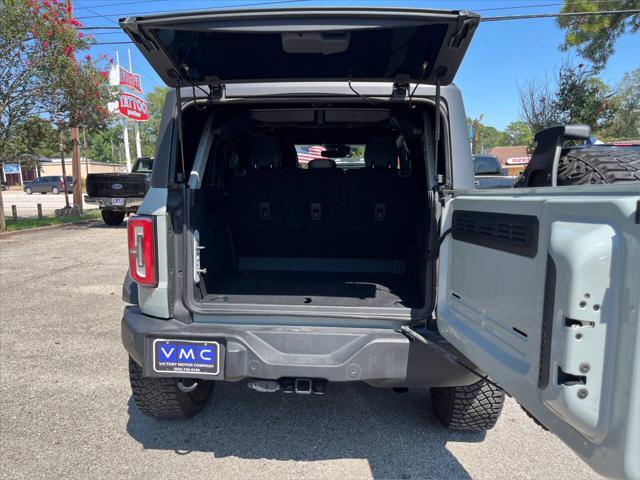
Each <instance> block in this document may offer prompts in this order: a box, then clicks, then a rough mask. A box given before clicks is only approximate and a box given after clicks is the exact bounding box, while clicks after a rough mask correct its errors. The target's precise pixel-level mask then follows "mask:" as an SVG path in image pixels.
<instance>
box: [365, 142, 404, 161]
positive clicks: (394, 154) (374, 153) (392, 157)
mask: <svg viewBox="0 0 640 480" xmlns="http://www.w3.org/2000/svg"><path fill="white" fill-rule="evenodd" d="M397 163H398V149H397V147H396V140H395V139H394V138H393V137H373V138H370V139H369V141H368V142H367V145H366V146H365V148H364V164H365V165H366V166H367V167H369V168H396V166H397Z"/></svg>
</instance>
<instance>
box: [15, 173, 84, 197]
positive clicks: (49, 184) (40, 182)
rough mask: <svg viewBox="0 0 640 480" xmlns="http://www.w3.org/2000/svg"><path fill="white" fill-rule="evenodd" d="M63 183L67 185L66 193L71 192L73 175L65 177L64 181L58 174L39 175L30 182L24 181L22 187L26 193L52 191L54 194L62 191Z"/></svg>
mask: <svg viewBox="0 0 640 480" xmlns="http://www.w3.org/2000/svg"><path fill="white" fill-rule="evenodd" d="M65 185H66V187H67V193H73V177H67V180H66V181H65V179H64V177H60V176H57V175H55V176H47V177H40V178H36V179H35V180H32V181H30V182H24V185H23V187H22V189H23V190H24V192H25V193H26V194H27V195H31V194H32V193H42V194H46V193H49V192H51V193H53V194H55V195H57V194H59V193H60V192H63V191H64V188H65Z"/></svg>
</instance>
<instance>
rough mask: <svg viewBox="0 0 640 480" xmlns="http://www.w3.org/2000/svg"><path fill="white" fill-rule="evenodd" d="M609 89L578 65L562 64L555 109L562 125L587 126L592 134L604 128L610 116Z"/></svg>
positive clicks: (589, 71) (611, 105)
mask: <svg viewBox="0 0 640 480" xmlns="http://www.w3.org/2000/svg"><path fill="white" fill-rule="evenodd" d="M611 97H612V94H611V89H610V88H609V86H608V85H607V84H605V83H604V82H603V81H602V80H600V79H599V78H597V77H596V76H595V71H594V70H592V69H587V68H585V66H584V65H582V64H580V65H578V66H577V67H573V66H571V65H570V64H565V65H563V66H562V67H561V68H560V69H559V70H558V86H557V90H556V99H555V108H556V110H557V112H558V116H559V120H560V122H561V123H564V124H569V123H579V124H585V125H589V126H590V127H591V128H592V129H593V130H594V131H600V130H602V129H603V128H605V127H606V126H607V125H608V124H609V122H610V121H611V118H612V117H613V113H614V107H613V103H612V101H611Z"/></svg>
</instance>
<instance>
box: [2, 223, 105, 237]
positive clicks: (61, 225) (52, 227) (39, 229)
mask: <svg viewBox="0 0 640 480" xmlns="http://www.w3.org/2000/svg"><path fill="white" fill-rule="evenodd" d="M86 223H100V220H97V219H91V220H80V221H79V222H66V223H58V224H57V225H46V226H44V227H33V228H25V229H22V230H14V231H12V232H2V233H0V240H2V239H5V238H9V237H14V236H16V235H22V234H26V233H37V232H46V231H47V230H55V229H57V228H64V227H68V226H69V225H83V224H86Z"/></svg>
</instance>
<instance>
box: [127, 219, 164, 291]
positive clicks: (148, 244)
mask: <svg viewBox="0 0 640 480" xmlns="http://www.w3.org/2000/svg"><path fill="white" fill-rule="evenodd" d="M127 237H128V239H129V273H130V275H131V278H132V279H133V281H134V282H136V283H138V284H139V285H142V286H145V287H155V286H157V285H158V275H157V268H156V235H155V226H154V221H153V217H147V216H144V215H134V216H132V217H129V221H128V222H127Z"/></svg>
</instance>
